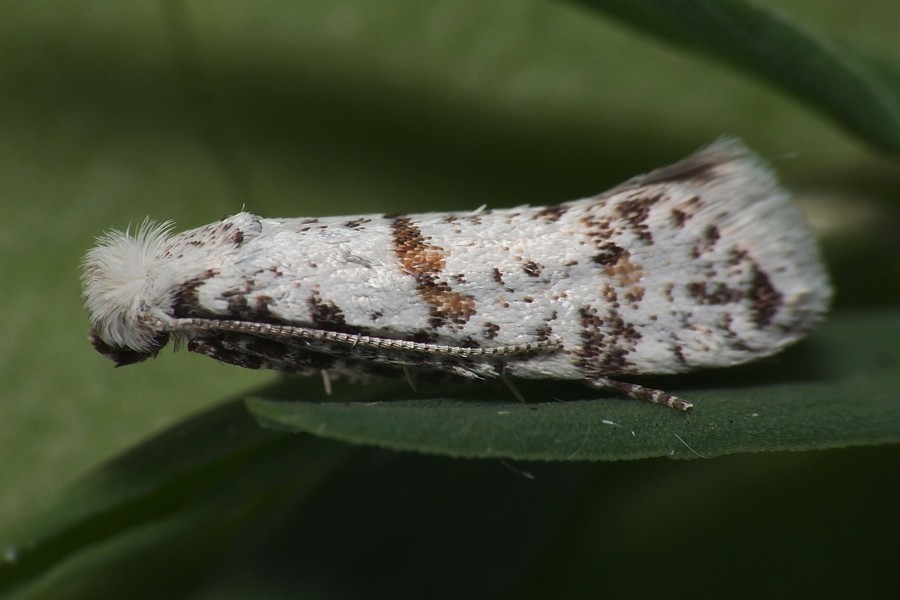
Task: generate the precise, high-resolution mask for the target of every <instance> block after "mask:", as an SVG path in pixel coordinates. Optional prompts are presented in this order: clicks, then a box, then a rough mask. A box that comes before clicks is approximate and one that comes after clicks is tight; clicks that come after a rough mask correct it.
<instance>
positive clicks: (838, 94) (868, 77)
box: [578, 0, 900, 152]
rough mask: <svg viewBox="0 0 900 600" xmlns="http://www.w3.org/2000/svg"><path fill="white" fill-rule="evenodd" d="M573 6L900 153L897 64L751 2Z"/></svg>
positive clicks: (599, 0)
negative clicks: (875, 65)
mask: <svg viewBox="0 0 900 600" xmlns="http://www.w3.org/2000/svg"><path fill="white" fill-rule="evenodd" d="M578 1H579V2H580V3H581V4H585V5H588V6H591V7H592V8H595V9H596V10H598V11H601V12H605V13H608V14H611V15H615V16H616V17H618V18H621V19H623V20H624V21H627V22H629V23H631V24H633V25H635V26H637V27H640V28H643V29H646V30H647V31H648V32H650V33H653V34H656V35H659V36H662V37H664V38H666V39H669V40H671V41H674V42H676V43H678V44H680V45H682V46H685V47H687V48H691V49H693V50H696V51H699V52H701V53H703V54H706V55H708V56H710V57H713V58H715V59H717V60H720V61H723V62H725V63H727V64H729V65H731V66H734V67H737V68H740V69H743V70H746V71H748V72H750V73H753V74H755V75H757V76H759V77H761V78H762V79H764V80H767V81H769V82H770V83H772V84H773V85H775V86H777V87H779V88H782V89H783V90H785V91H786V92H788V93H790V94H792V95H794V96H796V97H797V98H799V99H800V100H803V101H804V102H806V103H807V104H808V105H809V106H811V107H813V108H815V109H817V110H819V111H821V112H823V113H825V114H827V115H829V116H830V117H831V118H832V119H834V120H835V121H837V122H838V123H840V124H841V125H843V126H844V127H846V128H847V129H848V130H850V131H852V132H854V133H855V134H856V135H859V136H860V137H862V138H864V139H866V140H868V141H869V142H871V143H873V144H876V145H878V146H881V147H882V148H883V149H885V150H890V151H892V152H898V151H900V95H898V94H897V89H896V85H894V84H893V83H892V81H891V79H893V80H896V77H897V69H898V68H900V65H898V64H893V65H891V66H890V67H889V68H888V70H887V71H885V70H883V69H871V68H867V65H866V61H864V60H862V59H861V57H860V56H858V55H856V54H855V53H853V52H852V51H848V50H845V49H842V48H840V47H838V46H837V45H836V44H835V43H833V42H829V41H826V40H825V39H822V38H821V37H820V36H818V35H816V34H815V33H814V32H812V31H810V30H809V29H808V28H804V27H802V26H800V25H798V24H796V23H793V22H791V21H790V20H789V19H787V18H784V17H782V16H781V15H779V14H778V13H776V12H775V11H769V10H766V9H764V8H761V7H758V6H755V5H754V4H753V3H752V2H743V1H741V0H676V1H672V0H641V1H637V2H635V1H632V0H578ZM861 10H863V9H862V8H861Z"/></svg>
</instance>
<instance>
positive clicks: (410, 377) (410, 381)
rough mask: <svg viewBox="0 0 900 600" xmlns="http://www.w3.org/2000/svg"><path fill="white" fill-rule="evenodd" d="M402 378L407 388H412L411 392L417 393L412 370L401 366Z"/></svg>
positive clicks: (414, 375)
mask: <svg viewBox="0 0 900 600" xmlns="http://www.w3.org/2000/svg"><path fill="white" fill-rule="evenodd" d="M403 377H405V378H406V383H407V384H409V387H410V388H412V391H414V392H418V391H419V390H418V389H416V374H415V373H413V371H412V369H410V368H409V367H407V366H406V365H403Z"/></svg>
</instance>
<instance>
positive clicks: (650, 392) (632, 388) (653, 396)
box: [590, 377, 694, 411]
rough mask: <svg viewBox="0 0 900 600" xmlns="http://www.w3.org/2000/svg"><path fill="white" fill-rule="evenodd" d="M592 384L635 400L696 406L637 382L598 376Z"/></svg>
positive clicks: (672, 405)
mask: <svg viewBox="0 0 900 600" xmlns="http://www.w3.org/2000/svg"><path fill="white" fill-rule="evenodd" d="M590 384H591V385H592V386H594V387H596V388H601V389H609V390H614V391H616V392H619V393H620V394H622V395H624V396H628V397H629V398H633V399H635V400H645V401H647V402H653V403H654V404H662V405H663V406H668V407H669V408H677V409H678V410H683V411H687V410H690V409H691V407H692V406H694V405H693V404H691V403H690V402H688V401H686V400H682V399H681V398H679V397H678V396H673V395H672V394H667V393H666V392H664V391H662V390H656V389H653V388H648V387H644V386H642V385H638V384H636V383H625V382H624V381H615V380H613V379H609V378H608V377H597V378H596V379H592V380H591V381H590Z"/></svg>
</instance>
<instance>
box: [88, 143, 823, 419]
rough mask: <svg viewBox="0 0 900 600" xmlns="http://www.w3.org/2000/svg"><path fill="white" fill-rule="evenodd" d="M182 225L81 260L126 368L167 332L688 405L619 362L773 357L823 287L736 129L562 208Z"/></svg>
mask: <svg viewBox="0 0 900 600" xmlns="http://www.w3.org/2000/svg"><path fill="white" fill-rule="evenodd" d="M171 229H172V225H171V223H164V224H162V225H153V224H152V223H150V222H148V221H145V222H144V224H143V225H142V226H141V227H140V228H138V230H137V232H136V233H135V234H134V235H131V234H129V233H128V232H127V231H126V232H124V233H123V232H120V231H113V232H110V233H107V234H106V235H104V236H103V237H101V238H100V239H99V240H98V242H99V243H98V245H97V247H95V248H94V249H93V250H91V251H90V252H89V253H88V254H87V256H86V257H85V259H84V275H83V283H84V289H85V291H84V296H85V298H86V306H87V311H88V313H89V314H90V320H91V341H92V343H93V345H94V347H95V348H96V349H97V350H98V351H99V352H101V353H102V354H104V355H106V356H108V357H109V358H111V359H112V360H114V361H115V362H116V363H117V364H118V365H124V364H129V363H134V362H138V361H141V360H144V359H146V358H147V357H150V356H154V355H155V354H156V353H157V352H158V351H159V350H160V349H161V348H162V347H163V346H165V345H166V343H167V341H168V340H169V339H170V338H174V339H175V340H176V341H178V342H185V343H186V344H187V348H188V350H190V351H191V352H197V353H200V354H205V355H207V356H210V357H212V358H215V359H216V360H219V361H222V362H225V363H230V364H235V365H240V366H243V367H249V368H266V369H276V370H279V371H289V372H293V373H318V372H323V373H326V374H331V375H336V376H350V377H356V378H359V377H360V376H370V375H393V376H396V375H398V374H399V375H402V374H403V373H404V371H405V372H406V373H407V374H409V372H410V371H422V370H424V371H438V372H444V373H452V374H454V375H457V376H462V377H466V378H470V379H482V378H498V377H501V378H506V377H521V378H531V379H577V380H583V381H586V382H588V383H590V384H592V385H595V386H598V387H601V388H611V389H613V390H617V391H618V392H620V393H624V394H626V395H628V396H631V397H633V398H640V399H645V400H650V401H652V402H656V403H659V404H664V405H666V406H671V407H674V408H679V409H682V410H686V409H688V408H690V407H691V404H690V403H689V402H687V401H685V400H682V399H680V398H677V397H675V396H672V395H670V394H667V393H665V392H663V391H660V390H654V389H649V388H645V387H642V386H639V385H636V384H632V383H624V382H621V381H618V380H616V379H611V378H612V377H619V376H627V375H633V374H650V373H677V372H683V371H689V370H692V369H698V368H704V367H723V366H729V365H736V364H739V363H744V362H747V361H750V360H753V359H757V358H760V357H763V356H768V355H771V354H773V353H775V352H777V351H779V350H781V349H782V348H784V347H785V346H787V345H788V344H791V343H792V342H795V341H797V340H798V339H800V338H801V337H803V335H804V334H806V333H807V332H809V331H810V330H811V329H812V328H813V327H814V326H815V325H816V324H817V323H818V322H819V321H820V320H821V319H822V317H823V314H824V312H825V310H826V308H827V306H828V302H829V298H830V296H831V289H830V286H829V283H828V279H827V276H826V274H825V270H824V269H823V267H822V263H821V261H820V258H819V253H818V251H817V249H816V245H815V242H814V239H813V236H812V234H811V232H810V230H809V228H808V226H807V224H806V222H805V221H804V219H803V217H802V215H801V213H800V211H799V210H798V209H797V208H796V207H795V206H794V205H793V204H791V202H790V201H789V198H788V195H787V194H786V193H785V192H784V190H782V189H781V188H780V187H779V186H778V184H777V183H776V181H775V179H774V178H773V176H772V174H771V173H770V171H769V169H768V168H767V167H766V166H765V165H764V164H763V163H761V161H760V160H759V159H757V158H756V157H755V156H754V155H753V154H751V153H750V152H749V151H748V150H747V149H746V148H744V146H743V145H741V144H740V143H739V142H737V141H734V140H730V141H729V140H726V141H719V142H716V143H715V144H713V145H711V146H709V147H708V148H706V149H704V150H701V151H700V152H697V153H696V154H694V155H692V156H689V157H688V158H686V159H684V160H682V161H681V162H678V163H676V164H674V165H671V166H668V167H663V168H661V169H657V170H655V171H653V172H651V173H648V174H646V175H642V176H639V177H636V178H634V179H631V180H629V181H627V182H625V183H624V184H622V185H620V186H618V187H616V188H614V189H612V190H610V191H608V192H606V193H603V194H600V195H597V196H594V197H591V198H585V199H582V200H576V201H574V202H566V203H563V204H559V205H556V206H539V207H529V206H520V207H517V208H510V209H503V210H482V209H479V210H476V211H474V212H454V213H427V214H419V215H392V216H389V215H380V214H374V215H363V216H350V217H327V218H307V219H303V218H298V219H264V218H261V217H258V216H255V215H252V214H249V213H246V212H242V213H239V214H237V215H234V216H232V217H228V218H225V219H223V220H221V221H219V222H218V223H213V224H211V225H207V226H205V227H200V228H198V229H193V230H190V231H186V232H184V233H179V234H173V233H172V232H171ZM326 380H327V379H326Z"/></svg>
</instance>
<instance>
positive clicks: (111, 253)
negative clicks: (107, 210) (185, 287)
mask: <svg viewBox="0 0 900 600" xmlns="http://www.w3.org/2000/svg"><path fill="white" fill-rule="evenodd" d="M171 229H172V223H170V222H167V223H161V224H155V223H153V222H151V221H149V220H145V221H144V223H143V224H142V225H141V226H140V227H138V229H137V231H136V232H135V233H134V234H133V235H132V234H131V233H130V232H129V231H128V230H126V231H124V232H122V231H110V232H108V233H106V234H104V235H103V236H101V237H100V238H98V239H97V246H96V247H94V248H93V249H92V250H91V251H90V252H88V254H87V255H86V256H85V258H84V261H83V263H82V267H83V272H82V284H83V286H84V300H85V302H84V303H85V308H86V309H87V312H88V315H89V316H90V320H91V335H90V341H91V344H93V346H94V348H95V349H96V350H97V351H98V352H100V353H101V354H103V355H104V356H106V357H107V358H110V359H111V360H113V361H114V362H115V363H116V365H117V366H121V365H127V364H132V363H136V362H140V361H142V360H145V359H147V358H149V357H151V356H155V355H156V354H157V353H158V352H159V350H160V349H162V347H163V346H165V345H166V343H167V342H168V338H169V335H168V334H167V333H165V332H162V331H160V329H159V326H158V318H157V317H156V316H155V315H165V314H166V313H167V308H168V307H170V306H171V303H172V297H171V291H170V290H171V286H170V285H167V282H166V281H164V279H165V277H164V276H163V275H164V273H165V272H164V271H163V272H162V273H161V269H160V268H161V267H164V266H165V263H164V254H165V252H166V250H167V245H168V240H169V237H170V232H171Z"/></svg>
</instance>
